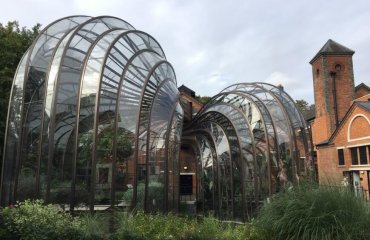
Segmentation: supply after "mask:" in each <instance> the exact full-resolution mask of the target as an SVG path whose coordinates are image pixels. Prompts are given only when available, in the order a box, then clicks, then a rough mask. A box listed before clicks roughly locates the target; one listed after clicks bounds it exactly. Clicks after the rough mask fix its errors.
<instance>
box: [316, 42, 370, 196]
mask: <svg viewBox="0 0 370 240" xmlns="http://www.w3.org/2000/svg"><path fill="white" fill-rule="evenodd" d="M353 54H354V51H353V50H351V49H349V48H347V47H345V46H343V45H341V44H339V43H337V42H335V41H333V40H328V42H327V43H326V44H325V45H324V46H323V47H322V48H321V49H320V51H319V52H318V53H317V54H316V55H315V57H314V58H313V59H312V60H311V61H310V64H311V65H312V74H313V84H314V96H315V117H314V118H312V119H311V120H310V123H311V124H310V125H311V129H312V138H313V144H314V146H315V150H316V155H317V167H318V177H319V181H320V183H322V184H326V183H328V184H343V185H350V186H353V187H354V188H356V189H358V190H363V191H364V192H368V190H369V174H370V155H369V154H370V115H369V114H370V112H369V111H370V101H369V100H370V89H369V87H368V86H367V85H366V84H364V83H361V84H360V85H358V86H356V87H355V85H354V74H353V63H352V56H353Z"/></svg>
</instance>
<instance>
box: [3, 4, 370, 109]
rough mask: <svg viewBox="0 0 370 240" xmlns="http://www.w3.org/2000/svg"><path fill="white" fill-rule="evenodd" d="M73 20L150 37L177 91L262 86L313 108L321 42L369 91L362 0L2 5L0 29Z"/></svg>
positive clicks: (368, 39)
mask: <svg viewBox="0 0 370 240" xmlns="http://www.w3.org/2000/svg"><path fill="white" fill-rule="evenodd" d="M76 14H84V15H90V16H99V15H112V16H116V17H119V18H122V19H124V20H126V21H128V22H129V23H131V25H133V26H134V27H135V28H136V29H138V30H142V31H145V32H147V33H149V34H151V35H152V36H153V37H154V38H156V39H157V40H158V42H159V43H160V44H161V46H162V48H163V50H164V51H165V53H166V56H167V60H168V61H169V62H170V63H171V64H172V65H173V66H174V68H175V71H176V75H177V82H178V86H180V85H181V84H184V85H186V86H188V87H190V88H192V89H193V90H194V91H195V92H196V93H197V94H200V95H203V96H204V95H206V96H212V95H215V94H217V93H218V92H219V91H221V90H222V89H223V88H225V87H226V86H228V85H231V84H233V83H237V82H256V81H262V82H269V83H273V84H282V85H283V86H284V87H285V90H286V91H287V92H288V93H289V94H290V95H291V96H292V97H293V98H294V99H305V100H306V101H308V102H310V103H313V85H312V72H311V65H310V64H309V63H308V62H309V61H310V60H311V58H312V57H313V56H314V55H315V54H316V53H317V51H318V50H319V49H320V48H321V47H322V46H323V45H324V44H325V42H326V41H327V40H328V39H329V38H331V39H333V40H335V41H337V42H339V43H341V44H342V45H345V46H347V47H349V48H351V49H352V50H354V51H356V53H355V55H354V57H353V61H354V74H355V84H356V85H357V84H359V83H361V82H364V83H365V84H367V85H370V1H368V0H356V1H349V0H321V1H319V0H285V1H276V0H270V1H264V0H255V1H252V0H235V1H232V0H228V1H226V0H225V1H218V0H172V1H170V0H168V1H160V0H158V1H155V0H151V1H150V0H147V1H144V0H132V1H127V0H3V1H2V2H1V8H0V22H1V23H6V22H8V21H11V20H18V21H19V23H20V25H21V26H27V27H32V26H34V25H35V24H36V23H41V24H42V25H43V26H46V25H47V24H48V23H51V22H52V21H54V20H56V19H58V18H61V17H64V16H69V15H76Z"/></svg>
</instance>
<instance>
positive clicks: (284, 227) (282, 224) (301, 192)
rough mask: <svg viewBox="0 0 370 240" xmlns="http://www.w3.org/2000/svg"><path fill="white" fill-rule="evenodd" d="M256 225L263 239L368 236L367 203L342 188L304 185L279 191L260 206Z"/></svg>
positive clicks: (303, 239)
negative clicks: (268, 201)
mask: <svg viewBox="0 0 370 240" xmlns="http://www.w3.org/2000/svg"><path fill="white" fill-rule="evenodd" d="M256 225H257V227H258V228H259V229H260V230H261V232H264V234H265V236H266V239H284V240H286V239H302V240H305V239H307V240H308V239H309V240H315V239H320V240H321V239H337V240H341V239H346V240H349V239H369V238H370V230H369V229H370V214H369V207H368V205H367V203H366V202H364V201H363V200H362V199H361V198H358V197H356V196H355V195H354V194H353V192H351V191H350V190H348V189H344V188H341V187H327V186H326V187H323V186H320V187H319V186H312V185H303V186H296V187H294V188H293V189H291V190H286V191H285V192H281V193H279V194H277V195H276V196H274V197H273V198H272V201H271V203H266V204H265V205H264V206H263V207H262V209H261V210H260V212H259V215H258V218H257V224H256ZM272 236H273V237H272Z"/></svg>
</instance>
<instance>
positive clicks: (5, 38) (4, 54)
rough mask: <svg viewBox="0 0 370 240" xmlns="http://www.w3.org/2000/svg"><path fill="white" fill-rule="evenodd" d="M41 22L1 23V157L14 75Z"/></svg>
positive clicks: (0, 157)
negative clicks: (25, 23) (29, 25)
mask: <svg viewBox="0 0 370 240" xmlns="http://www.w3.org/2000/svg"><path fill="white" fill-rule="evenodd" d="M40 27H41V25H40V24H36V25H35V26H34V27H32V28H31V29H26V27H23V28H20V27H19V24H18V22H17V21H12V22H8V23H7V24H6V25H5V26H4V25H3V24H1V23H0V53H1V54H0V109H1V111H0V159H2V151H3V146H4V136H5V126H6V117H7V113H8V102H9V96H10V91H11V86H12V82H13V77H14V74H15V71H16V69H17V66H18V63H19V61H20V60H21V58H22V56H23V54H24V52H25V51H26V50H27V48H28V47H29V46H30V45H31V44H32V42H33V40H34V39H35V38H36V36H37V35H38V34H39V32H40Z"/></svg>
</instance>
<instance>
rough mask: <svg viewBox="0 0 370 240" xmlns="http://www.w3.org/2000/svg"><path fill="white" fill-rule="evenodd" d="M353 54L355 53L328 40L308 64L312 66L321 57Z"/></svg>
mask: <svg viewBox="0 0 370 240" xmlns="http://www.w3.org/2000/svg"><path fill="white" fill-rule="evenodd" d="M354 53H355V51H353V50H351V49H349V48H347V47H345V46H343V45H341V44H339V43H337V42H336V41H333V40H331V39H329V40H328V41H327V42H326V43H325V45H324V46H323V47H322V48H321V49H320V51H319V52H318V53H317V54H316V55H315V57H313V58H312V60H311V61H310V63H311V64H312V63H313V62H314V61H315V60H316V59H317V58H318V57H320V56H321V55H353V54H354Z"/></svg>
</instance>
